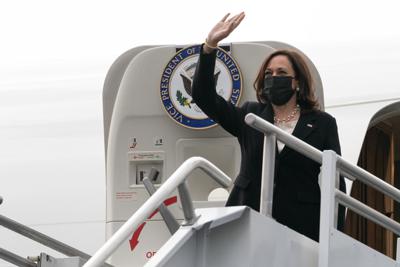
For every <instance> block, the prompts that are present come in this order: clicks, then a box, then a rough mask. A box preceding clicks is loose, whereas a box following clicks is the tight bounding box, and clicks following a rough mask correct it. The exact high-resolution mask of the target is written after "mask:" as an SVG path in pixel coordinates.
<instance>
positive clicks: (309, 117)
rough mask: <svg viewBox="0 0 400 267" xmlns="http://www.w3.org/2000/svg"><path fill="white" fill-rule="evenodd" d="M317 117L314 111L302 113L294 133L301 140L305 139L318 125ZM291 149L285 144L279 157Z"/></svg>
mask: <svg viewBox="0 0 400 267" xmlns="http://www.w3.org/2000/svg"><path fill="white" fill-rule="evenodd" d="M315 119H316V116H315V113H314V112H310V113H306V114H301V115H300V118H299V120H298V122H297V124H296V126H295V128H294V130H293V133H292V135H293V136H295V137H297V138H299V139H300V140H305V139H306V138H307V136H309V135H310V134H311V133H312V132H313V131H314V130H315V129H316V127H317V126H316V124H315ZM289 151H293V150H292V149H290V148H288V147H287V146H286V145H285V146H284V148H283V149H282V151H281V153H279V157H280V158H282V157H284V156H285V155H286V154H287V153H288V152H289Z"/></svg>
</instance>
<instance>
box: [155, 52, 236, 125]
mask: <svg viewBox="0 0 400 267" xmlns="http://www.w3.org/2000/svg"><path fill="white" fill-rule="evenodd" d="M200 48H201V46H200V45H195V46H190V47H186V48H184V49H182V50H180V51H178V52H177V53H176V54H175V56H174V57H173V58H172V59H171V60H170V61H169V62H168V64H167V66H166V67H165V69H164V71H163V73H162V76H161V83H160V96H161V101H162V103H163V105H164V108H165V110H166V112H167V114H168V115H169V116H170V117H171V118H172V119H173V120H174V121H175V122H177V123H178V124H180V125H182V126H184V127H188V128H191V129H207V128H210V127H213V126H215V125H216V123H215V122H214V121H213V120H211V119H210V118H208V117H207V115H205V114H204V113H203V111H202V110H201V109H200V108H199V107H198V106H197V105H196V103H195V102H194V101H193V99H192V79H193V76H194V72H195V69H196V63H197V60H198V58H199V53H200ZM214 79H215V84H216V90H217V93H218V94H219V95H220V96H222V97H223V98H224V99H225V100H227V101H230V102H231V103H232V104H234V105H237V104H238V103H239V100H240V95H241V92H242V76H241V73H240V70H239V67H238V65H237V64H236V62H235V61H234V59H233V58H232V57H231V56H230V55H229V54H228V53H227V52H225V50H223V49H218V50H217V60H216V64H215V71H214Z"/></svg>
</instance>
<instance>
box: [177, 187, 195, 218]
mask: <svg viewBox="0 0 400 267" xmlns="http://www.w3.org/2000/svg"><path fill="white" fill-rule="evenodd" d="M178 192H179V198H180V199H181V204H182V210H183V215H184V217H185V221H184V222H183V223H182V225H193V224H194V223H195V222H196V220H197V218H198V217H197V216H196V214H195V213H194V208H193V202H192V198H191V197H190V193H189V189H188V187H187V184H186V181H184V182H183V183H181V184H180V185H179V186H178Z"/></svg>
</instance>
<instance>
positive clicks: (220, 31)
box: [203, 12, 245, 53]
mask: <svg viewBox="0 0 400 267" xmlns="http://www.w3.org/2000/svg"><path fill="white" fill-rule="evenodd" d="M229 15H230V13H228V14H226V15H225V16H224V17H223V18H222V20H220V21H219V22H218V23H217V24H216V25H215V26H214V28H212V29H211V31H210V33H209V34H208V37H207V44H206V45H205V46H204V48H203V49H204V52H206V53H210V52H211V51H212V50H213V48H212V47H217V46H218V43H219V42H220V41H221V40H222V39H224V38H226V37H227V36H229V34H231V32H233V30H234V29H236V27H237V26H239V24H240V22H242V20H243V19H244V16H245V14H244V12H241V13H239V14H237V15H235V16H233V17H231V18H230V19H228V17H229Z"/></svg>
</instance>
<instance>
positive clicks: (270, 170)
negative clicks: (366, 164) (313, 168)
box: [245, 113, 400, 267]
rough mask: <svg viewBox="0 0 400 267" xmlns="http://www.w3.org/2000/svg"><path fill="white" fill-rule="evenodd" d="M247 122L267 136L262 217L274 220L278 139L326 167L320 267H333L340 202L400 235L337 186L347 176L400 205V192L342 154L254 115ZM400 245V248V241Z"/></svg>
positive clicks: (393, 223)
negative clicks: (333, 237) (333, 238)
mask: <svg viewBox="0 0 400 267" xmlns="http://www.w3.org/2000/svg"><path fill="white" fill-rule="evenodd" d="M245 122H246V123H247V124H248V125H249V126H251V127H252V128H254V129H256V130H258V131H260V132H262V133H264V152H263V169H262V180H261V200H260V212H261V213H262V214H264V215H266V216H270V217H272V204H273V203H272V201H273V189H274V168H275V149H276V140H279V141H281V142H282V143H284V144H285V145H287V146H288V147H290V148H291V149H293V150H295V151H297V152H298V153H300V154H302V155H304V156H306V157H308V158H310V159H313V160H314V161H316V162H318V163H320V164H321V165H322V166H321V173H320V188H321V210H320V231H319V238H320V240H319V257H318V261H319V265H318V266H319V267H325V266H329V257H330V253H329V250H330V238H331V230H332V229H333V228H335V225H336V222H337V204H338V203H340V204H342V205H344V206H345V207H347V208H350V209H351V210H353V211H354V212H356V213H358V214H360V215H362V216H364V217H366V218H368V219H370V220H371V221H373V222H375V223H377V224H379V225H380V226H382V227H384V228H386V229H389V230H391V231H392V232H394V233H395V234H397V235H400V223H398V222H396V221H395V220H393V219H391V218H389V217H387V216H385V215H384V214H382V213H380V212H378V211H376V210H375V209H373V208H371V207H369V206H367V205H365V204H364V203H362V202H360V201H358V200H356V199H354V198H352V197H351V196H349V195H347V194H345V193H343V192H342V191H340V190H338V189H337V187H338V185H339V175H343V176H345V177H346V178H349V179H351V180H353V181H354V180H360V181H362V182H363V183H365V184H367V185H369V186H371V187H373V188H374V189H376V190H378V191H380V192H381V193H383V194H384V195H388V196H390V197H391V198H393V199H394V200H395V201H397V202H400V190H399V189H397V188H395V187H394V186H392V185H390V184H388V183H386V182H385V181H383V180H382V179H380V178H378V177H377V176H375V175H373V174H371V173H369V172H367V171H366V170H364V169H362V168H360V167H358V166H356V165H354V164H352V163H350V162H348V161H346V160H345V159H344V158H342V157H341V156H340V155H337V154H336V152H335V151H332V150H325V151H323V152H321V151H320V150H318V149H316V148H314V147H312V146H311V145H309V144H307V143H306V142H304V141H302V140H300V139H298V138H297V137H294V136H292V135H291V134H288V133H287V132H285V131H283V130H282V129H280V128H278V127H276V126H275V125H273V124H272V123H270V122H268V121H266V120H264V119H262V118H261V117H259V116H257V115H255V114H253V113H249V114H247V115H246V117H245ZM398 245H400V243H399V241H398ZM397 258H398V260H399V262H400V255H397Z"/></svg>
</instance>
